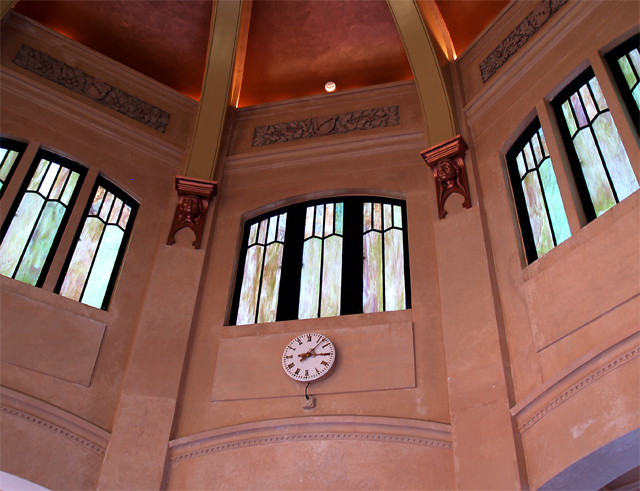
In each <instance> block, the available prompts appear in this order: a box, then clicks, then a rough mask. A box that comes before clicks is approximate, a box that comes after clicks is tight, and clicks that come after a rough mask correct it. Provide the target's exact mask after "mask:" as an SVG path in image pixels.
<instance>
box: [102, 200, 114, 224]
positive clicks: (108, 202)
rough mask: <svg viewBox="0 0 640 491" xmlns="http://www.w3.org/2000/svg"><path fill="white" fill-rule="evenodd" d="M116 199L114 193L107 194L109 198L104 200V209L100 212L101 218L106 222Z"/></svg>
mask: <svg viewBox="0 0 640 491" xmlns="http://www.w3.org/2000/svg"><path fill="white" fill-rule="evenodd" d="M114 199H115V196H114V195H113V193H107V196H106V197H105V199H104V203H102V209H101V210H100V218H102V220H104V221H105V222H106V221H107V217H108V216H109V213H110V212H111V205H112V204H113V200H114Z"/></svg>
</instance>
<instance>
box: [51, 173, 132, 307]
mask: <svg viewBox="0 0 640 491" xmlns="http://www.w3.org/2000/svg"><path fill="white" fill-rule="evenodd" d="M99 187H102V188H104V189H105V191H106V192H109V193H112V194H113V195H114V196H115V197H116V198H119V199H121V200H122V202H123V203H124V204H125V205H129V206H130V207H131V213H130V215H129V220H128V221H127V227H126V229H125V231H124V235H123V237H122V242H121V243H120V248H119V250H118V255H117V256H116V260H115V262H114V265H113V269H112V270H111V278H110V279H109V283H108V285H107V289H106V291H105V295H104V299H103V301H102V305H101V307H100V308H101V309H102V310H108V308H109V304H110V302H111V297H112V296H113V292H114V290H115V286H116V282H117V280H118V276H119V275H120V270H121V266H122V262H123V260H124V255H125V252H126V250H127V247H128V245H129V240H130V238H131V232H132V230H133V224H134V222H135V218H136V215H137V213H138V208H139V206H140V204H139V203H138V201H137V200H136V199H135V198H133V197H132V196H130V195H129V194H128V193H127V192H125V191H123V190H122V189H121V188H120V187H118V186H117V185H116V184H114V183H112V182H111V181H109V180H108V179H107V178H106V177H104V176H102V175H98V177H97V178H96V180H95V182H94V184H93V189H92V190H91V194H90V195H89V199H88V201H87V204H86V206H85V208H84V211H83V213H82V220H81V222H80V224H79V225H78V229H77V230H76V233H75V236H74V238H73V242H72V245H71V247H70V249H69V252H68V254H67V258H66V259H65V262H64V265H63V267H62V270H61V272H60V276H59V278H58V282H57V283H56V287H55V289H54V293H57V294H59V293H60V290H61V289H62V284H63V283H64V277H65V275H66V274H67V271H68V269H69V265H70V264H71V260H72V258H73V254H74V252H75V250H76V245H77V244H78V241H79V239H80V235H81V234H82V230H83V228H84V225H85V223H86V221H87V218H88V217H89V210H90V209H91V205H92V203H93V199H94V196H95V195H96V192H97V191H98V188H99ZM103 237H104V232H103V234H102V235H101V237H100V240H102V238H103ZM96 257H97V254H96V256H94V258H93V261H92V267H93V264H94V262H95V260H96ZM88 278H89V277H87V281H86V282H85V285H84V287H83V290H82V295H84V291H85V289H86V287H87V283H88ZM82 295H81V296H80V298H81V299H82ZM78 302H80V303H82V300H78Z"/></svg>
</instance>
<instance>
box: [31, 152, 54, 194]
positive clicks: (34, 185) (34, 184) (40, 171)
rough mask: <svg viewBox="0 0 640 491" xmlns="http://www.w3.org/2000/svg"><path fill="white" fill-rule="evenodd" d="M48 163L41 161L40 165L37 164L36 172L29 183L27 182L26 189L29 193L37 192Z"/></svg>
mask: <svg viewBox="0 0 640 491" xmlns="http://www.w3.org/2000/svg"><path fill="white" fill-rule="evenodd" d="M49 163H50V162H49V161H48V160H45V159H42V160H40V163H38V168H37V169H36V172H35V173H34V174H33V177H32V178H31V181H29V187H28V188H27V189H28V190H29V191H37V190H38V187H39V186H40V183H41V182H42V178H43V177H44V175H45V173H46V172H47V169H48V168H49Z"/></svg>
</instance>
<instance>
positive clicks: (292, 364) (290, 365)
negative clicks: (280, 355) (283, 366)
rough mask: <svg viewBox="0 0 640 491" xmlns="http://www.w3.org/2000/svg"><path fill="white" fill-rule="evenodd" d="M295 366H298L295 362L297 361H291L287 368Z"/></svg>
mask: <svg viewBox="0 0 640 491" xmlns="http://www.w3.org/2000/svg"><path fill="white" fill-rule="evenodd" d="M295 366H296V364H295V363H289V364H288V365H287V368H293V367H295Z"/></svg>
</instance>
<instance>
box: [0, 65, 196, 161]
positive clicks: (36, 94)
mask: <svg viewBox="0 0 640 491" xmlns="http://www.w3.org/2000/svg"><path fill="white" fill-rule="evenodd" d="M0 77H1V79H0V86H1V87H2V94H3V96H4V95H8V94H11V95H13V96H16V97H15V99H14V100H20V99H21V100H23V101H27V102H30V103H32V104H34V105H35V106H38V107H41V108H44V109H47V110H49V111H51V112H52V113H55V114H62V115H63V116H64V117H65V118H68V119H70V120H72V121H75V122H77V123H78V124H81V125H83V126H87V127H89V128H91V129H92V130H93V131H96V132H98V133H101V134H103V135H107V136H109V137H111V138H113V139H115V140H117V141H118V142H120V143H123V144H126V145H129V146H132V147H134V148H135V149H136V150H138V151H140V152H143V153H146V154H147V155H149V156H150V157H151V158H154V159H157V160H158V161H160V162H162V163H163V164H166V165H168V166H169V167H171V168H173V169H177V168H178V167H180V165H181V164H182V157H183V155H184V150H183V149H181V148H179V147H177V146H175V145H173V144H171V143H168V142H166V141H165V140H164V139H163V138H162V136H161V135H160V134H157V135H154V134H153V133H157V132H154V131H152V130H150V129H146V128H142V127H141V128H133V127H132V126H131V125H129V124H127V123H126V120H124V121H122V120H120V119H119V118H120V117H122V118H123V119H124V116H119V115H117V114H114V115H110V114H107V113H106V112H103V111H100V110H98V109H97V108H95V109H94V108H93V107H91V106H90V105H87V104H84V103H82V102H81V101H79V100H77V99H75V98H73V97H72V96H71V94H69V95H65V94H62V93H60V92H55V91H53V90H52V89H50V88H48V87H46V86H44V85H42V84H39V83H37V82H36V81H35V80H33V79H31V78H28V77H25V76H24V75H22V74H20V73H18V72H17V71H13V70H2V71H0ZM7 99H9V98H6V97H3V104H2V105H3V111H6V110H7V109H9V110H13V108H7V104H6V103H5V100H7ZM16 112H18V113H19V111H17V110H16Z"/></svg>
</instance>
